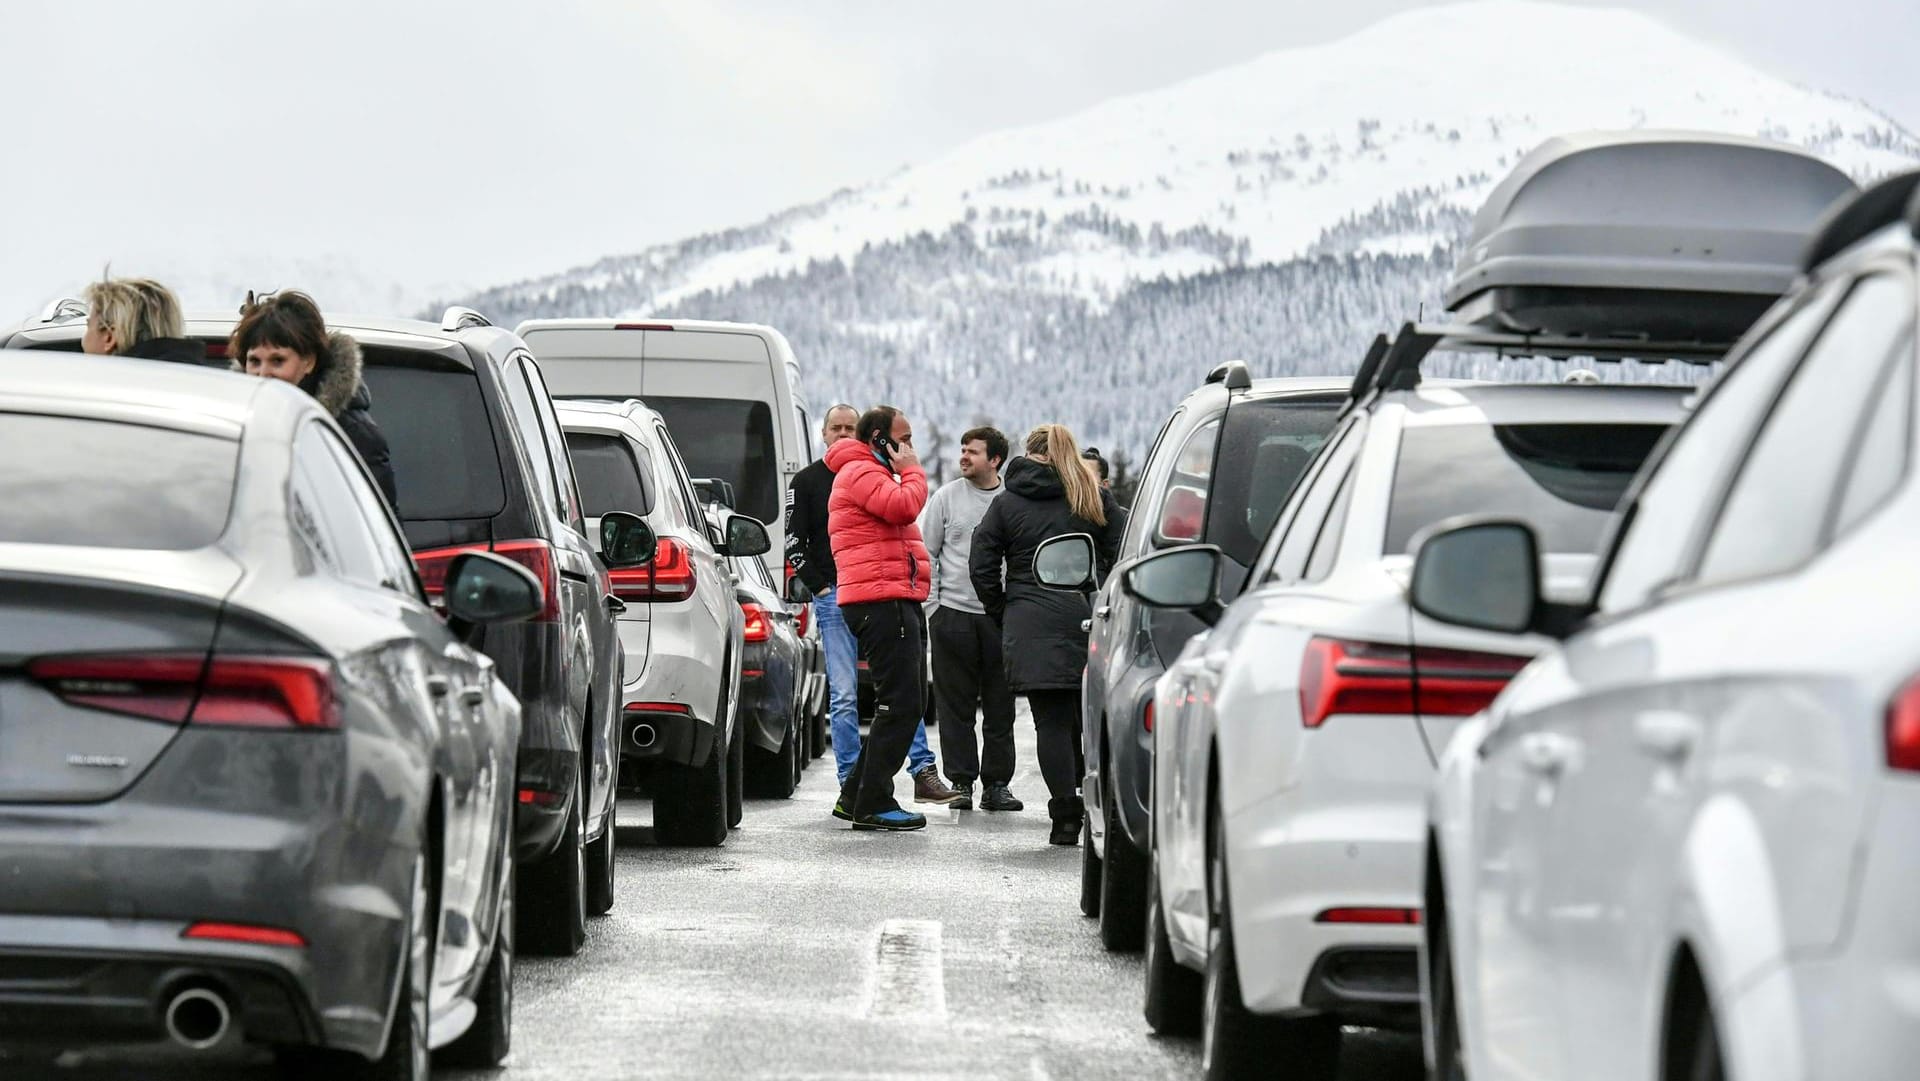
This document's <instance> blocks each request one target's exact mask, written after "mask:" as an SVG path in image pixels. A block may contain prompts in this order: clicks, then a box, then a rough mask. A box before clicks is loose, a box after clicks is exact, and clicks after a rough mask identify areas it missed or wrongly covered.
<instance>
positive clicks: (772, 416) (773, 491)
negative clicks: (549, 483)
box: [516, 319, 819, 581]
mask: <svg viewBox="0 0 1920 1081" xmlns="http://www.w3.org/2000/svg"><path fill="white" fill-rule="evenodd" d="M516 333H518V334H519V335H520V338H521V340H523V341H525V342H526V343H527V348H529V349H531V350H533V354H534V356H536V357H538V358H539V360H540V367H541V370H542V371H544V372H545V373H546V377H547V386H548V388H549V389H550V390H551V392H552V393H553V396H554V397H556V398H636V397H637V398H640V399H642V400H644V401H645V402H646V403H647V405H648V406H650V407H652V408H653V409H654V410H655V411H656V412H658V413H659V414H660V415H661V416H662V417H664V418H665V419H666V422H667V430H668V431H669V432H671V433H672V434H673V442H674V445H675V446H676V447H678V448H679V450H680V457H681V458H682V459H683V460H684V461H685V462H686V463H687V471H688V472H689V473H691V474H693V476H695V477H714V478H718V479H720V480H724V481H726V482H727V483H728V484H730V485H732V487H733V494H734V509H735V510H737V511H739V512H740V513H742V514H748V515H752V516H753V517H755V518H758V519H760V521H762V522H764V523H766V526H767V531H768V532H769V533H771V534H772V535H773V550H772V551H771V552H768V553H767V555H766V557H765V558H766V560H767V568H768V569H769V570H771V571H772V572H773V574H774V580H775V581H781V580H783V579H782V578H781V574H782V571H783V556H782V554H781V553H783V552H784V551H785V550H786V521H785V514H784V508H785V506H786V493H787V485H788V484H789V483H790V482H791V481H792V480H793V475H794V474H795V473H798V472H799V471H800V470H801V469H803V468H805V467H806V465H807V464H808V463H809V462H812V461H813V460H814V459H815V458H816V457H818V456H819V451H818V437H817V436H815V434H814V430H815V424H814V418H813V416H812V415H811V413H810V412H809V410H808V409H807V404H806V400H805V399H804V398H802V397H801V394H800V365H799V362H798V361H796V360H795V359H794V357H793V347H792V346H790V345H788V344H787V339H786V337H785V336H784V335H782V334H781V333H780V332H779V331H777V330H775V329H773V328H772V327H766V326H756V325H753V324H750V323H708V322H700V321H697V320H668V321H660V320H647V321H634V322H628V321H622V320H615V319H529V320H527V321H526V322H524V323H521V324H520V326H519V327H518V328H516Z"/></svg>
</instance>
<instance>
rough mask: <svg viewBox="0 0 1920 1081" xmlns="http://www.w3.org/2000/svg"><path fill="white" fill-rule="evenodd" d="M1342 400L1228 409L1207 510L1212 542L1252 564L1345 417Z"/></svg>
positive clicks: (1261, 402)
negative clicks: (1282, 508)
mask: <svg viewBox="0 0 1920 1081" xmlns="http://www.w3.org/2000/svg"><path fill="white" fill-rule="evenodd" d="M1339 414H1340V403H1339V402H1337V401H1332V400H1329V401H1324V402H1302V401H1299V400H1297V399H1285V398H1280V399H1274V398H1269V399H1265V400H1262V399H1258V398H1255V399H1252V400H1249V401H1240V402H1235V403H1233V404H1232V405H1230V406H1228V407H1227V422H1226V426H1225V429H1224V430H1223V431H1222V433H1221V436H1220V450H1219V453H1218V454H1217V456H1216V458H1215V461H1214V467H1213V475H1214V476H1215V477H1216V478H1217V479H1216V480H1215V481H1214V485H1213V494H1212V497H1211V499H1210V505H1209V509H1208V512H1207V540H1209V541H1211V542H1213V543H1214V544H1218V545H1219V546H1220V547H1221V549H1222V550H1223V551H1225V552H1226V554H1227V555H1228V556H1230V557H1231V558H1232V559H1233V560H1234V561H1235V562H1237V563H1239V564H1240V565H1241V566H1243V567H1244V566H1250V565H1251V564H1252V563H1253V560H1254V556H1255V555H1256V554H1258V553H1259V551H1260V542H1261V541H1262V540H1264V539H1266V536H1267V531H1268V530H1269V529H1272V528H1273V522H1274V519H1276V518H1278V517H1279V516H1280V506H1281V504H1283V503H1285V502H1286V501H1287V493H1288V492H1290V491H1292V490H1293V485H1294V482H1295V481H1298V480H1299V479H1300V474H1302V473H1304V472H1306V469H1307V463H1308V462H1311V461H1313V456H1314V455H1315V454H1316V453H1318V452H1319V450H1320V444H1322V443H1325V442H1326V441H1327V435H1328V433H1330V432H1332V431H1333V423H1334V421H1335V420H1337V419H1338V418H1339Z"/></svg>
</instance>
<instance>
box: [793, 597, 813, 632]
mask: <svg viewBox="0 0 1920 1081" xmlns="http://www.w3.org/2000/svg"><path fill="white" fill-rule="evenodd" d="M793 625H794V627H795V628H797V629H798V630H799V632H800V637H802V638H805V637H806V636H807V628H808V627H810V626H812V625H813V605H811V604H803V605H801V606H800V611H798V612H796V613H795V614H794V617H793Z"/></svg>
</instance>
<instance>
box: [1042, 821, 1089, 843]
mask: <svg viewBox="0 0 1920 1081" xmlns="http://www.w3.org/2000/svg"><path fill="white" fill-rule="evenodd" d="M1080 830H1081V825H1080V819H1077V818H1056V819H1054V820H1053V832H1052V833H1049V834H1047V843H1048V844H1050V845H1077V844H1079V843H1080Z"/></svg>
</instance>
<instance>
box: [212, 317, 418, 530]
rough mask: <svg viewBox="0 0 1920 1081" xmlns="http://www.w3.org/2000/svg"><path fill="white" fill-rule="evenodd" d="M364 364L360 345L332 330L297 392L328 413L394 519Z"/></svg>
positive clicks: (387, 465)
mask: <svg viewBox="0 0 1920 1081" xmlns="http://www.w3.org/2000/svg"><path fill="white" fill-rule="evenodd" d="M230 363H231V365H232V367H233V369H234V370H235V371H240V370H241V362H240V359H239V358H237V357H236V358H232V359H231V361H230ZM364 363H365V362H364V361H363V360H362V359H361V356H360V343H359V342H356V341H354V340H353V338H351V337H350V336H348V335H346V334H342V333H340V332H339V331H337V330H336V331H334V332H333V333H331V334H329V335H327V355H326V356H324V357H321V358H320V363H319V365H318V366H316V367H315V368H314V370H313V372H312V374H310V375H308V376H307V377H306V378H305V379H303V380H301V381H300V389H301V390H304V391H306V392H307V393H308V394H311V395H313V400H314V401H316V402H319V403H320V407H321V408H322V409H325V410H326V411H327V412H328V413H330V414H332V416H333V419H334V421H335V422H336V423H338V424H339V425H340V431H341V432H343V433H344V434H345V435H346V437H347V442H349V443H351V444H353V449H354V451H355V452H356V453H358V454H359V455H360V460H361V461H363V462H365V463H367V472H369V473H371V474H373V480H374V483H376V484H378V485H379V486H380V494H381V495H383V496H386V497H387V505H388V506H390V507H392V508H393V512H394V515H395V517H398V516H399V514H400V495H399V488H398V486H397V485H395V484H394V480H393V459H392V457H391V456H390V455H389V454H388V452H387V437H386V436H385V435H382V434H381V432H380V426H379V425H378V424H375V423H374V422H373V392H372V391H370V390H368V389H367V384H366V383H365V381H363V380H362V378H361V371H362V369H363V366H364Z"/></svg>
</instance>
